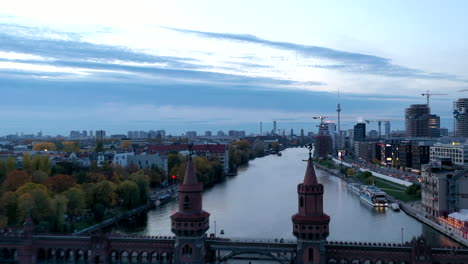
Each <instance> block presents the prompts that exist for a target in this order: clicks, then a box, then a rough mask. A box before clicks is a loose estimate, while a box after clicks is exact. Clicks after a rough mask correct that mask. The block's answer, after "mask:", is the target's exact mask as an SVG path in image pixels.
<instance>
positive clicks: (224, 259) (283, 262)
mask: <svg viewBox="0 0 468 264" xmlns="http://www.w3.org/2000/svg"><path fill="white" fill-rule="evenodd" d="M246 254H256V255H261V256H265V257H268V258H270V259H271V260H273V261H276V262H278V263H281V264H287V263H289V261H287V260H286V259H280V258H278V257H276V256H275V255H273V254H271V253H265V252H261V251H237V252H235V251H233V252H230V253H228V254H227V255H225V256H223V257H221V258H219V259H218V263H223V262H226V261H227V260H228V259H231V258H233V257H235V256H239V255H246Z"/></svg>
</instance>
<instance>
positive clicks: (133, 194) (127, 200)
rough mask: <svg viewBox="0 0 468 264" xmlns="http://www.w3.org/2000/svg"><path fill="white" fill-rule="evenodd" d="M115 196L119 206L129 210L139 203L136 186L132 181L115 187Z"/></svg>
mask: <svg viewBox="0 0 468 264" xmlns="http://www.w3.org/2000/svg"><path fill="white" fill-rule="evenodd" d="M117 194H118V196H119V201H120V202H121V204H122V205H123V206H124V207H126V208H128V209H130V208H134V207H136V206H137V205H138V204H139V202H140V194H139V188H138V185H137V184H136V183H135V182H133V181H129V180H126V181H123V182H121V183H120V184H119V186H118V187H117Z"/></svg>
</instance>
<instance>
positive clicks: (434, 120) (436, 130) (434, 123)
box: [429, 115, 440, 137]
mask: <svg viewBox="0 0 468 264" xmlns="http://www.w3.org/2000/svg"><path fill="white" fill-rule="evenodd" d="M429 136H430V137H440V116H438V115H430V116H429Z"/></svg>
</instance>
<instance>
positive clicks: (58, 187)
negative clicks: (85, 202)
mask: <svg viewBox="0 0 468 264" xmlns="http://www.w3.org/2000/svg"><path fill="white" fill-rule="evenodd" d="M75 184H76V183H75V179H74V178H73V177H72V176H70V175H66V174H58V175H55V176H53V177H50V178H48V179H47V181H46V185H47V186H48V187H49V189H50V190H51V191H52V192H54V193H62V192H64V191H65V190H67V189H69V188H71V187H73V185H75Z"/></svg>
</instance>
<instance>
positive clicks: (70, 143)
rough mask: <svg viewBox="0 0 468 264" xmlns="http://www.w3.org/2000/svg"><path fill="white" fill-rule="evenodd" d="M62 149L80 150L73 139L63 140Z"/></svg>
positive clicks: (67, 150) (66, 150) (68, 150)
mask: <svg viewBox="0 0 468 264" xmlns="http://www.w3.org/2000/svg"><path fill="white" fill-rule="evenodd" d="M62 145H63V151H65V152H78V151H80V146H79V145H78V144H77V142H74V141H63V142H62Z"/></svg>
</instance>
